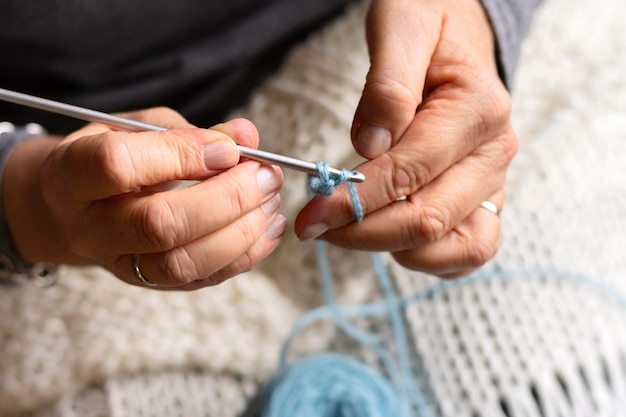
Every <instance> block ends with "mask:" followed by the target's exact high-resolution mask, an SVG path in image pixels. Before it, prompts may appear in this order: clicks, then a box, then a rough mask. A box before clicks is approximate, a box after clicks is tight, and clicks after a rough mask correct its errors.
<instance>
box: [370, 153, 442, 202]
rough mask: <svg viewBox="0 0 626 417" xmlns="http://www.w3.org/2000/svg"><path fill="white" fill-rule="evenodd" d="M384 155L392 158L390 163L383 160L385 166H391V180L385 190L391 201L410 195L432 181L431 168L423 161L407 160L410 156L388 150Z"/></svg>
mask: <svg viewBox="0 0 626 417" xmlns="http://www.w3.org/2000/svg"><path fill="white" fill-rule="evenodd" d="M383 157H385V158H389V159H391V161H390V163H385V162H384V161H381V163H384V164H385V166H389V167H391V175H390V178H391V182H389V183H388V184H387V189H386V190H385V192H386V193H387V196H386V197H387V198H388V199H389V200H390V201H391V200H395V199H397V198H399V197H403V196H405V195H409V194H411V193H413V192H415V190H417V189H418V188H419V187H420V186H422V185H423V184H427V183H428V182H429V181H430V178H431V173H430V170H429V168H428V167H427V166H426V165H424V164H423V163H421V162H419V161H410V160H407V158H410V157H408V156H406V155H397V154H395V153H393V152H388V153H387V154H385V155H383Z"/></svg>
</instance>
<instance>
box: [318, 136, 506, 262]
mask: <svg viewBox="0 0 626 417" xmlns="http://www.w3.org/2000/svg"><path fill="white" fill-rule="evenodd" d="M499 151H500V143H498V142H490V143H489V144H488V145H485V146H483V147H481V148H478V149H477V150H476V151H475V152H473V153H472V154H470V155H469V156H467V157H466V158H464V159H463V160H462V161H460V162H459V163H458V164H455V165H453V166H452V167H451V168H449V169H448V170H446V171H445V172H444V173H443V174H442V175H440V176H439V177H437V178H436V179H435V180H433V181H432V182H431V183H429V184H428V185H427V186H425V187H423V188H422V189H420V190H419V191H418V192H416V193H414V194H412V195H409V196H408V197H407V198H406V199H403V200H399V201H395V202H393V203H392V204H390V205H388V206H386V207H384V208H382V209H380V210H378V211H376V212H374V213H372V214H370V215H368V216H366V217H365V219H364V220H363V221H362V222H361V223H350V224H348V225H347V226H345V227H343V228H339V229H336V230H332V231H329V232H327V233H326V234H325V235H324V239H325V240H327V241H328V242H330V243H333V244H336V245H339V246H342V247H347V248H352V249H362V250H373V251H400V250H406V249H410V248H414V247H417V246H423V245H426V244H428V243H430V242H435V241H437V240H439V239H441V238H442V237H443V236H444V235H446V234H447V233H448V232H449V231H450V230H452V229H453V228H454V227H455V226H457V225H458V224H459V223H461V222H462V221H463V220H464V219H465V218H466V217H468V216H469V215H470V214H471V212H473V211H474V208H475V207H477V206H479V205H480V203H481V202H482V201H483V200H484V199H485V198H486V197H487V196H489V195H491V194H493V193H494V192H496V191H497V190H501V189H503V188H504V183H505V180H506V178H505V177H506V166H507V164H508V163H507V161H506V160H503V159H501V158H499V157H498V158H494V154H497V153H498V152H499Z"/></svg>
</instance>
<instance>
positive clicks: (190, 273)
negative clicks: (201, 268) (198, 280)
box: [160, 247, 197, 286]
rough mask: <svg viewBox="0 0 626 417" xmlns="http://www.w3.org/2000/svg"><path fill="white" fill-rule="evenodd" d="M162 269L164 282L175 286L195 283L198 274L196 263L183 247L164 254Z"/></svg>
mask: <svg viewBox="0 0 626 417" xmlns="http://www.w3.org/2000/svg"><path fill="white" fill-rule="evenodd" d="M160 267H161V268H160V269H161V271H163V279H164V281H165V282H167V283H168V284H170V285H175V286H182V285H186V284H189V283H190V282H192V281H194V279H195V274H196V272H197V271H196V268H195V263H194V262H193V260H192V259H191V257H190V255H189V253H188V252H187V251H186V250H185V249H184V248H183V247H181V248H180V249H177V250H173V251H169V252H166V253H165V254H163V257H162V258H161V265H160Z"/></svg>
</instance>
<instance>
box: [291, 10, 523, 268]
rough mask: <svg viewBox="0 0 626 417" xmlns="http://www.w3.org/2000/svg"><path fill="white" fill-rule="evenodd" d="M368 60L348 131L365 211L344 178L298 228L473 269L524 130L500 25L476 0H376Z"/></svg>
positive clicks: (490, 239) (485, 249)
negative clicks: (502, 57) (496, 34)
mask: <svg viewBox="0 0 626 417" xmlns="http://www.w3.org/2000/svg"><path fill="white" fill-rule="evenodd" d="M367 40H368V45H369V51H370V58H371V67H370V71H369V73H368V75H367V79H366V84H365V88H364V91H363V95H362V98H361V101H360V103H359V106H358V108H357V110H356V114H355V118H354V122H353V126H352V141H353V144H354V147H355V148H356V150H357V151H358V152H359V153H360V154H361V155H362V156H364V157H366V158H368V159H371V160H370V161H368V162H366V163H365V164H363V165H362V166H360V167H359V168H358V169H359V171H361V172H363V173H364V174H365V176H366V181H365V183H364V184H362V185H359V186H358V187H357V189H358V192H359V195H360V197H361V201H362V204H363V208H364V212H365V214H366V217H365V219H364V220H363V222H362V223H355V222H354V221H353V219H354V215H353V211H352V206H351V204H350V199H349V197H348V194H347V190H345V189H342V190H339V189H338V190H337V191H336V193H335V195H333V196H332V197H328V198H324V197H318V198H315V199H313V200H312V201H311V202H310V203H309V204H308V205H307V206H306V207H305V208H304V209H303V210H302V212H301V213H300V215H299V216H298V218H297V220H296V233H298V236H299V237H300V238H301V239H303V240H304V239H311V238H316V237H320V238H322V239H325V240H327V241H329V242H331V243H334V244H337V245H340V246H344V247H347V248H354V249H364V250H374V251H390V252H392V253H393V256H394V258H395V259H396V260H397V261H398V262H399V263H400V264H402V265H404V266H406V267H408V268H411V269H415V270H421V271H425V272H429V273H433V274H437V275H440V276H442V277H455V276H459V275H463V274H466V273H468V272H470V271H471V270H472V269H474V268H476V267H478V266H480V265H482V264H483V263H485V262H486V261H487V260H489V259H490V258H491V257H492V256H493V255H494V254H495V252H496V250H497V248H498V246H499V240H500V220H499V217H498V216H497V215H494V213H491V212H490V211H488V210H484V209H482V208H480V204H481V202H483V201H485V200H490V201H492V202H493V203H495V204H496V206H497V207H498V208H501V207H502V204H503V201H504V191H503V190H504V183H505V176H506V170H507V167H508V165H509V163H510V161H511V159H512V158H513V156H514V154H515V152H516V149H517V142H516V138H515V135H514V133H513V130H512V127H511V124H510V121H509V117H510V111H511V108H510V106H511V104H510V98H509V95H508V93H507V91H506V89H505V87H504V86H503V84H502V82H501V81H500V79H499V77H498V72H497V68H496V62H495V48H494V40H493V34H492V32H491V27H490V24H489V21H488V19H487V17H486V15H485V13H484V11H483V9H482V6H481V4H480V2H479V1H478V0H439V1H429V0H373V3H372V5H371V9H370V12H369V15H368V21H367Z"/></svg>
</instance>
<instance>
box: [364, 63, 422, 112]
mask: <svg viewBox="0 0 626 417" xmlns="http://www.w3.org/2000/svg"><path fill="white" fill-rule="evenodd" d="M397 72H398V70H397V69H395V68H394V69H387V70H380V71H377V72H376V73H370V74H368V76H367V82H366V88H367V89H368V90H369V91H370V92H371V93H372V94H373V95H375V96H376V97H377V98H378V100H382V101H383V102H386V103H392V107H389V108H393V109H397V108H401V109H405V108H411V109H415V108H417V104H418V102H419V99H418V98H417V97H416V96H415V95H414V94H413V92H412V91H411V89H410V88H409V87H408V86H406V85H404V84H403V83H401V82H400V81H398V78H400V77H401V74H398V73H397Z"/></svg>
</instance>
